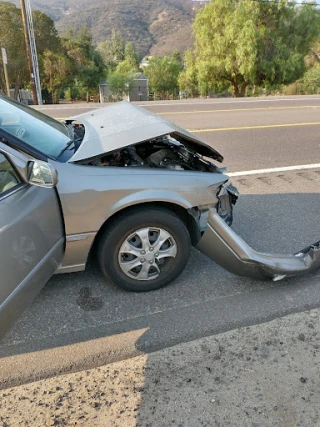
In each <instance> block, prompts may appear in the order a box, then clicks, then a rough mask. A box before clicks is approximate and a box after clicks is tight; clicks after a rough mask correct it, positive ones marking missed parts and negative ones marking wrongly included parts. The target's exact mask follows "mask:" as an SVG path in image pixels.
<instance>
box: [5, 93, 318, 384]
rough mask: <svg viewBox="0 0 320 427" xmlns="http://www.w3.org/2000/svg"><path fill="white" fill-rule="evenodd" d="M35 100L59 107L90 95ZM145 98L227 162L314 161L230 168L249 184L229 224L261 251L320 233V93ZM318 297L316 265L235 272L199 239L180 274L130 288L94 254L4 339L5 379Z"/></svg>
mask: <svg viewBox="0 0 320 427" xmlns="http://www.w3.org/2000/svg"><path fill="white" fill-rule="evenodd" d="M98 107H100V105H98ZM40 108H41V109H43V111H44V112H45V113H47V114H49V115H51V116H53V117H58V118H64V117H68V116H71V115H75V114H80V113H81V112H83V111H84V110H85V109H88V108H92V105H85V106H83V105H72V106H43V107H40ZM145 108H148V109H150V110H151V111H154V112H157V113H161V114H163V115H164V116H165V117H167V118H169V119H170V120H173V121H175V122H176V123H178V124H180V125H182V126H184V127H186V128H188V129H191V130H195V131H196V133H197V134H198V135H199V136H200V137H201V138H203V139H204V140H205V141H206V142H208V143H209V144H211V145H212V146H214V147H215V148H216V149H218V150H219V151H220V152H221V153H222V154H223V155H224V156H225V162H224V163H225V165H226V166H228V170H229V171H230V172H233V173H234V172H239V171H251V170H256V169H269V168H275V167H277V168H280V169H281V168H282V167H288V166H299V165H313V166H310V169H306V170H304V169H300V168H299V167H297V168H296V169H294V170H289V171H288V170H287V171H281V170H280V171H276V172H271V173H269V172H270V171H265V172H262V173H260V174H254V175H250V174H246V173H244V175H243V176H237V177H233V178H232V182H233V183H234V184H235V185H237V186H238V187H239V189H240V191H241V193H242V197H241V198H240V200H239V202H238V204H237V206H236V208H235V223H234V228H235V230H236V231H237V232H238V233H239V234H240V235H241V236H242V237H243V238H244V239H245V240H246V241H247V242H248V243H249V244H250V245H251V246H253V247H254V248H255V249H257V250H261V251H266V252H279V253H288V252H290V253H291V252H296V251H298V250H299V249H301V248H303V247H305V246H307V245H309V244H310V243H312V242H315V241H317V240H319V235H320V232H319V231H320V226H319V206H320V167H319V164H320V150H319V130H320V116H319V112H320V97H299V98H298V97H292V98H289V97H288V98H262V99H244V100H232V99H215V100H197V101H193V100H190V101H182V102H180V101H177V102H155V103H148V104H145ZM267 172H268V173H267ZM316 307H320V271H318V272H315V273H313V274H310V275H308V276H303V277H298V278H294V279H290V280H289V279H287V280H284V281H282V282H277V283H273V282H269V281H255V280H251V279H246V278H240V277H236V276H233V275H232V274H230V273H228V272H226V271H224V270H223V269H221V268H220V267H218V266H217V265H216V264H215V263H214V262H213V261H211V260H209V259H208V258H206V257H205V256H204V255H202V254H200V253H199V252H197V251H196V250H193V251H192V254H191V258H190V262H189V263H188V266H187V268H186V270H185V271H184V272H183V274H182V275H181V276H180V277H179V278H178V279H177V280H176V281H175V282H174V283H173V284H171V285H170V286H168V287H166V288H164V289H161V290H159V291H155V292H151V293H147V294H133V293H126V292H123V291H121V290H119V289H117V288H115V287H114V286H112V285H111V284H110V283H107V282H106V281H105V279H104V278H103V277H102V275H101V274H100V273H99V270H98V268H97V266H96V265H95V264H94V263H93V264H92V265H90V266H89V268H88V270H87V271H86V272H82V273H74V274H69V275H64V276H55V277H53V278H52V279H51V280H50V282H49V283H48V284H47V285H46V287H45V288H44V289H43V291H42V292H41V294H40V295H39V297H38V298H37V300H36V301H35V302H34V304H33V305H32V306H31V307H30V308H29V309H28V310H27V311H26V312H25V314H24V315H23V317H22V318H21V319H20V320H19V321H18V323H17V324H16V326H15V327H14V329H13V330H12V331H11V332H10V333H9V334H8V335H7V337H5V339H4V340H3V341H2V342H1V344H0V368H1V369H0V388H1V387H8V386H9V385H15V384H19V383H23V382H25V381H30V380H34V379H37V378H45V377H48V376H52V375H56V374H57V373H61V372H70V371H77V370H80V369H83V368H89V367H94V366H98V365H102V364H104V363H107V362H110V361H115V360H120V359H123V358H126V357H130V356H133V355H137V354H140V353H144V352H150V351H154V350H158V349H161V348H164V347H168V346H170V345H174V344H176V343H180V342H186V341H189V340H192V339H196V338H200V337H204V336H208V335H212V334H215V333H218V332H221V331H226V330H229V329H232V328H237V327H239V326H243V325H250V324H256V323H260V322H263V321H266V320H269V319H273V318H276V317H279V316H282V315H284V314H288V313H292V312H299V311H303V310H305V309H307V308H316Z"/></svg>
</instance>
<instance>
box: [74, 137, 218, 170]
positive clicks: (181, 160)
mask: <svg viewBox="0 0 320 427" xmlns="http://www.w3.org/2000/svg"><path fill="white" fill-rule="evenodd" d="M77 163H78V164H82V165H90V166H100V167H102V166H104V167H105V166H113V167H140V168H141V167H142V168H163V169H172V170H178V171H187V170H189V171H200V172H218V171H219V169H218V168H217V166H216V165H215V164H213V163H212V162H211V161H210V160H209V159H207V158H205V157H204V156H201V155H200V154H198V153H197V152H196V151H195V150H194V149H193V147H192V143H188V141H183V142H180V141H178V140H177V139H176V138H173V137H172V136H171V135H164V136H161V137H157V138H155V139H151V140H147V141H144V142H141V143H139V144H136V145H129V146H126V147H123V148H121V149H118V150H115V151H112V152H109V153H104V154H101V155H99V156H96V157H94V158H91V159H87V160H84V161H79V162H77Z"/></svg>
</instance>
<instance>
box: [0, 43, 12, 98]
mask: <svg viewBox="0 0 320 427" xmlns="http://www.w3.org/2000/svg"><path fill="white" fill-rule="evenodd" d="M1 52H2V62H3V70H4V78H5V81H6V89H7V95H8V96H10V86H9V77H8V70H7V65H8V57H7V52H6V50H5V48H4V47H2V48H1Z"/></svg>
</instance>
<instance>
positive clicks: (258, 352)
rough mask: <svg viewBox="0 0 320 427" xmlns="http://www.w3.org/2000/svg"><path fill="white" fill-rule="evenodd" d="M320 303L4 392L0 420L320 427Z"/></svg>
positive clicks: (146, 426)
mask: <svg viewBox="0 0 320 427" xmlns="http://www.w3.org/2000/svg"><path fill="white" fill-rule="evenodd" d="M319 316H320V310H312V311H309V312H304V313H299V314H293V315H290V316H286V317H284V318H280V319H276V320H273V321H271V322H269V323H265V324H262V325H256V326H251V327H245V328H240V329H237V330H233V331H230V332H226V333H222V334H220V335H216V336H211V337H208V338H203V339H200V340H197V341H193V342H189V343H184V344H181V345H177V346H175V347H171V348H168V349H165V350H161V351H159V352H156V353H152V354H149V355H144V356H139V357H136V358H133V359H129V360H123V361H121V362H117V363H113V364H110V365H107V366H104V367H100V368H96V369H92V370H89V371H83V372H79V373H75V374H69V375H63V376H59V377H55V378H51V379H48V380H42V381H39V382H35V383H31V384H25V385H22V386H19V387H14V388H10V389H5V390H2V391H1V392H0V426H1V427H9V426H10V427H15V426H28V427H29V426H30V427H42V426H86V427H95V426H97V427H109V426H119V427H131V426H135V427H138V426H141V427H142V426H143V427H167V426H176V427H197V426H207V427H211V426H213V427H218V426H219V427H225V426H231V427H269V426H270V427H276V426H281V427H296V426H297V427H320V353H319V349H320V328H319V326H320V317H319Z"/></svg>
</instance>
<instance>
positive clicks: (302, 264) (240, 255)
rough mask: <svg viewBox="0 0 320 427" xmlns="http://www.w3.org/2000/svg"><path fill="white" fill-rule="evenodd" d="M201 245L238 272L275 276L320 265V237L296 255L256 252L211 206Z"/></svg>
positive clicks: (227, 266) (239, 273)
mask: <svg viewBox="0 0 320 427" xmlns="http://www.w3.org/2000/svg"><path fill="white" fill-rule="evenodd" d="M197 248H198V249H199V250H200V251H201V252H203V253H204V254H206V255H207V256H208V257H209V258H211V259H213V260H214V261H215V262H216V263H217V264H219V265H220V266H221V267H223V268H225V269H226V270H228V271H230V272H231V273H233V274H236V275H238V276H245V277H253V278H255V279H267V278H270V279H273V280H274V281H276V280H280V279H283V278H284V277H290V276H296V275H299V274H303V273H308V272H310V271H313V270H315V269H317V268H319V267H320V241H318V242H317V243H315V244H313V245H310V246H309V247H307V248H305V249H303V250H301V251H299V252H297V253H295V254H292V255H274V254H265V253H260V252H256V251H255V250H253V249H252V248H250V246H248V245H247V244H246V242H245V241H244V240H242V239H241V237H240V236H238V235H237V234H236V233H235V232H234V231H233V230H232V229H231V228H230V227H229V226H228V225H227V224H226V222H225V221H224V220H223V219H222V218H221V216H220V215H219V214H218V213H217V211H216V209H210V210H209V216H208V224H207V227H206V230H205V232H204V234H203V236H202V238H201V239H200V241H199V243H198V245H197Z"/></svg>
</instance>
